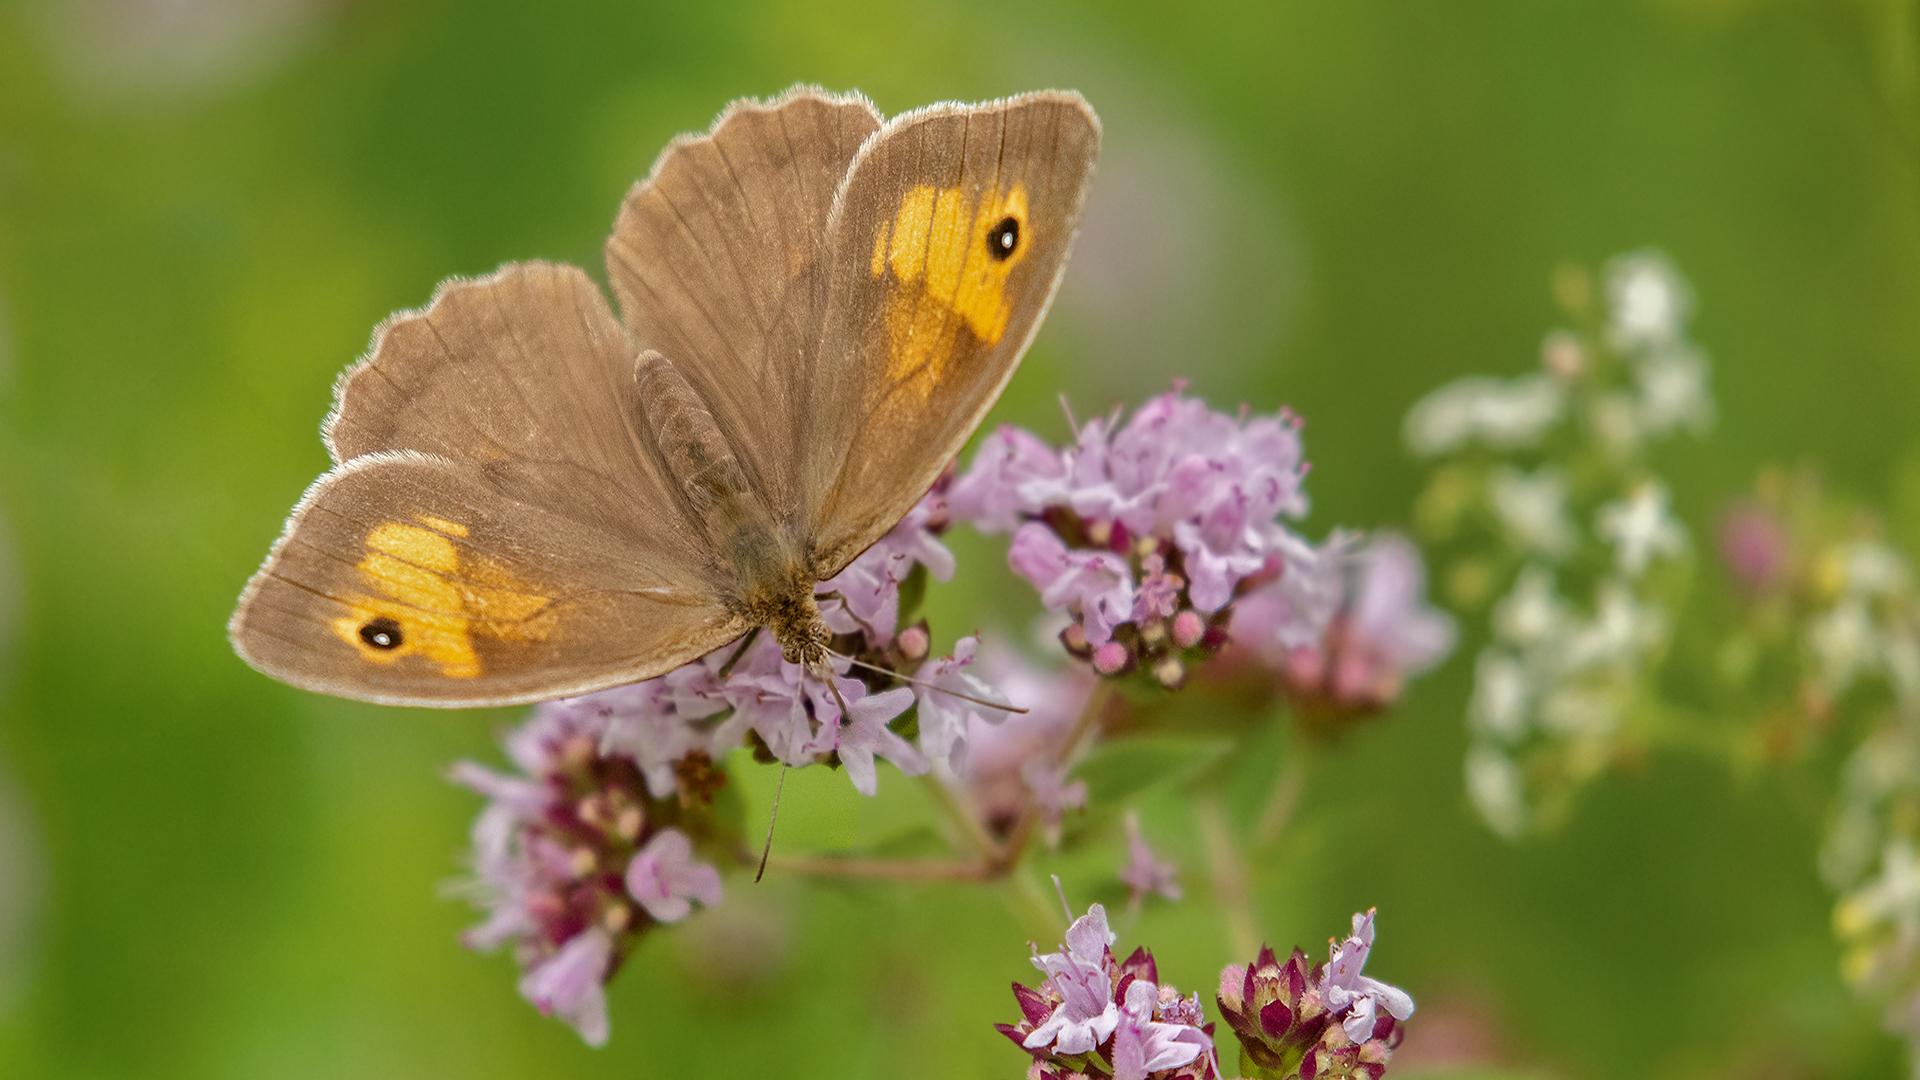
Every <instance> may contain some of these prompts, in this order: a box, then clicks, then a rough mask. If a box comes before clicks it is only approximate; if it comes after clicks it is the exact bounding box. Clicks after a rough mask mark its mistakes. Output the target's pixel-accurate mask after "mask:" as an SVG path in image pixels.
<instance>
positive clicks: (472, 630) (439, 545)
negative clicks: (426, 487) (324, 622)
mask: <svg viewBox="0 0 1920 1080" xmlns="http://www.w3.org/2000/svg"><path fill="white" fill-rule="evenodd" d="M416 520H418V521H419V522H420V523H421V525H404V524H401V523H400V522H397V521H388V522H384V523H382V524H380V525H377V526H375V527H374V529H373V531H372V532H369V533H368V534H367V539H366V545H367V557H366V558H364V559H361V560H360V562H359V564H358V569H359V571H360V577H361V579H362V580H364V581H365V582H366V583H367V585H368V586H369V587H370V588H372V589H373V590H374V591H376V592H378V593H381V594H382V595H381V596H367V595H361V596H356V597H353V598H351V599H350V600H349V601H348V604H349V607H350V608H351V611H350V612H349V614H346V615H343V616H341V617H340V618H337V619H335V620H333V632H334V633H335V634H337V635H339V637H340V640H342V641H345V642H346V643H347V644H349V645H352V646H353V647H354V648H355V649H357V650H359V653H360V655H361V656H363V657H365V658H366V659H368V660H371V661H373V662H374V663H376V664H390V663H392V662H394V661H395V660H398V659H399V658H400V657H402V656H411V655H414V654H418V655H421V656H424V657H426V658H427V659H428V660H431V661H433V662H434V663H436V664H439V665H440V673H441V674H442V675H445V676H446V677H448V678H450V679H471V678H474V677H475V676H477V675H479V674H480V657H479V655H478V654H477V653H476V652H475V651H474V648H473V635H475V634H479V635H480V636H482V637H488V638H493V639H495V640H498V641H540V640H544V639H546V638H547V637H548V636H549V635H551V634H552V632H553V625H554V618H553V614H552V612H544V614H543V611H544V609H545V608H546V607H547V605H548V604H549V603H551V599H550V598H549V597H545V596H541V595H539V594H538V593H535V592H531V591H529V589H530V587H529V586H528V585H526V584H525V583H523V582H521V581H519V580H517V579H515V578H514V576H513V575H512V574H510V573H508V572H507V571H506V570H505V569H504V568H502V567H500V566H498V565H496V564H495V563H493V562H491V561H490V560H487V559H467V560H463V559H462V558H461V557H460V550H459V548H458V547H457V546H455V544H454V539H455V538H456V537H464V536H466V535H467V530H466V528H465V527H464V526H462V525H458V524H456V523H454V522H451V521H446V520H443V519H441V518H436V517H429V516H427V515H424V514H422V515H420V516H419V517H418V518H417V519H416ZM422 526H425V527H424V528H423V527H422Z"/></svg>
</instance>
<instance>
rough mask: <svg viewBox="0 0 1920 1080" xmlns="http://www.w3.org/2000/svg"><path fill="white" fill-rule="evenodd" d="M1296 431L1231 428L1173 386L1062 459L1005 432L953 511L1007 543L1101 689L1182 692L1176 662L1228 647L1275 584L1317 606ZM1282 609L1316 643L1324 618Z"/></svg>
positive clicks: (1081, 440) (959, 486)
mask: <svg viewBox="0 0 1920 1080" xmlns="http://www.w3.org/2000/svg"><path fill="white" fill-rule="evenodd" d="M1299 428H1300V424H1299V421H1298V419H1297V418H1295V417H1293V416H1292V415H1291V414H1289V413H1282V414H1281V415H1279V416H1249V415H1247V414H1246V413H1245V412H1244V411H1243V412H1242V413H1241V415H1239V416H1237V417H1236V416H1228V415H1225V414H1222V413H1217V412H1214V411H1212V410H1211V409H1208V408H1207V407H1206V405H1205V403H1204V402H1201V401H1199V400H1197V399H1194V398H1189V397H1187V396H1185V394H1184V393H1183V392H1182V391H1181V390H1180V389H1179V388H1176V389H1175V390H1174V391H1172V392H1170V393H1167V394H1163V395H1161V396H1159V397H1157V398H1154V399H1153V400H1151V401H1149V402H1147V403H1146V404H1145V405H1143V406H1142V407H1141V408H1140V409H1138V410H1137V411H1136V412H1135V413H1134V414H1133V416H1132V417H1130V418H1129V419H1128V420H1127V421H1126V422H1125V423H1124V424H1121V423H1120V422H1119V418H1118V416H1117V415H1116V416H1113V417H1102V418H1099V419H1095V420H1093V421H1091V422H1089V423H1087V424H1086V425H1085V426H1084V427H1082V428H1081V429H1080V432H1079V435H1078V438H1077V440H1076V442H1075V444H1074V445H1073V446H1070V447H1066V448H1063V449H1055V448H1054V447H1052V446H1049V445H1048V444H1047V443H1045V442H1044V441H1042V440H1041V439H1039V438H1038V437H1037V436H1034V435H1032V434H1030V433H1028V432H1025V431H1022V430H1020V429H1018V428H1012V427H1007V428H1002V429H1000V430H999V431H998V432H995V433H994V434H993V435H991V436H989V437H988V438H987V440H986V442H985V444H984V445H983V446H982V447H981V449H980V451H979V453H978V454H976V455H975V457H974V461H973V465H972V467H971V468H969V469H968V470H967V472H966V473H965V474H964V475H962V476H961V477H959V478H958V479H957V480H955V481H954V483H953V486H952V488H951V490H950V491H949V492H948V503H949V506H950V507H951V510H952V513H953V515H954V516H955V517H956V518H962V519H965V520H968V521H971V522H972V523H973V524H974V525H975V527H977V528H979V529H982V530H984V531H988V532H998V531H1007V530H1012V531H1013V543H1012V545H1011V547H1010V549H1009V551H1008V556H1007V557H1008V561H1009V562H1010V563H1011V564H1012V566H1013V568H1014V570H1015V571H1017V572H1018V573H1019V574H1020V575H1021V576H1023V577H1025V578H1026V579H1027V580H1028V581H1029V582H1031V583H1032V584H1033V586H1034V587H1035V588H1036V589H1038V590H1039V591H1040V597H1041V601H1042V602H1043V603H1045V604H1046V605H1047V607H1048V608H1050V609H1052V610H1055V611H1062V612H1066V613H1067V614H1069V615H1070V616H1071V617H1072V618H1073V620H1074V622H1073V624H1072V625H1071V626H1070V627H1069V628H1068V630H1067V632H1066V634H1064V635H1063V641H1065V643H1066V644H1067V647H1068V648H1069V650H1071V651H1073V652H1075V653H1076V654H1078V655H1082V656H1085V657H1087V658H1088V659H1090V660H1091V661H1092V663H1093V666H1094V667H1095V669H1096V670H1098V671H1099V672H1101V673H1102V674H1105V675H1115V674H1120V673H1122V672H1125V671H1129V670H1133V669H1134V668H1136V667H1139V666H1142V665H1145V666H1148V667H1149V668H1150V669H1151V670H1153V672H1154V674H1155V676H1156V677H1157V678H1159V679H1160V680H1161V681H1162V682H1163V683H1166V684H1168V685H1177V684H1178V683H1179V681H1180V680H1181V679H1182V678H1183V677H1184V667H1183V666H1182V664H1181V663H1180V660H1179V653H1180V652H1182V651H1184V650H1188V649H1196V648H1197V649H1202V650H1208V651H1211V650H1213V649H1217V648H1218V647H1219V646H1220V645H1221V644H1222V643H1224V641H1225V615H1224V612H1225V610H1226V608H1227V607H1228V605H1229V604H1231V603H1232V602H1233V601H1234V599H1235V597H1236V596H1238V595H1240V594H1241V593H1243V592H1244V591H1246V590H1247V589H1249V588H1251V587H1253V586H1254V585H1257V584H1260V583H1262V582H1267V581H1274V580H1276V579H1277V580H1279V581H1283V582H1287V583H1288V586H1289V591H1287V592H1285V593H1283V594H1281V595H1282V596H1283V597H1284V598H1285V599H1287V600H1288V601H1289V602H1292V601H1294V600H1295V599H1296V597H1297V596H1305V595H1308V594H1311V593H1312V592H1313V588H1314V587H1313V586H1312V584H1311V583H1310V582H1298V583H1297V584H1296V580H1297V579H1298V578H1300V577H1301V576H1302V575H1306V576H1308V577H1315V576H1316V574H1317V573H1318V572H1319V562H1320V561H1321V560H1319V559H1318V558H1317V556H1316V552H1315V550H1314V548H1313V547H1312V545H1310V544H1308V543H1307V542H1306V541H1304V540H1302V539H1301V538H1300V537H1299V536H1297V535H1296V534H1294V533H1293V532H1292V531H1290V530H1289V529H1288V528H1287V527H1286V526H1285V525H1284V524H1282V521H1281V519H1282V518H1299V517H1300V516H1302V515H1304V514H1305V513H1306V510H1307V500H1306V495H1305V494H1304V492H1303V491H1302V490H1301V481H1302V480H1303V478H1304V477H1305V475H1306V471H1307V466H1306V464H1305V462H1304V461H1303V460H1302V459H1301V446H1300V431H1299ZM1290 579H1295V580H1290ZM1288 610H1289V616H1290V617H1291V618H1293V619H1295V620H1297V621H1299V622H1300V623H1301V629H1300V631H1299V634H1300V636H1301V637H1302V638H1303V639H1305V640H1310V639H1313V638H1316V637H1318V632H1319V629H1320V628H1321V626H1323V625H1324V621H1325V617H1326V615H1325V614H1324V613H1323V612H1322V611H1321V610H1320V609H1318V608H1316V607H1314V606H1313V605H1311V604H1308V603H1297V604H1294V605H1293V606H1291V607H1290V608H1289V609H1288Z"/></svg>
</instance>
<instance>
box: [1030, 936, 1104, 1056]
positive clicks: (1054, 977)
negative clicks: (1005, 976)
mask: <svg viewBox="0 0 1920 1080" xmlns="http://www.w3.org/2000/svg"><path fill="white" fill-rule="evenodd" d="M1114 940H1115V938H1114V934H1113V931H1112V930H1109V929H1108V928H1107V909H1106V908H1103V907H1101V906H1100V905H1099V904H1095V905H1093V906H1092V907H1090V908H1088V909H1087V913H1086V914H1085V915H1082V916H1080V917H1079V918H1078V919H1075V920H1074V921H1073V925H1072V926H1070V927H1068V928H1067V943H1066V947H1065V948H1064V949H1062V950H1060V951H1059V952H1057V953H1047V954H1045V955H1041V953H1040V950H1039V949H1037V948H1036V949H1034V950H1033V966H1034V967H1036V968H1039V969H1040V971H1041V973H1042V974H1044V975H1045V976H1046V977H1047V984H1048V986H1049V987H1050V988H1051V989H1052V990H1053V991H1054V992H1055V993H1056V994H1058V995H1059V996H1060V1004H1059V1005H1057V1006H1056V1007H1055V1008H1054V1010H1053V1013H1052V1015H1050V1016H1048V1017H1047V1019H1046V1022H1045V1023H1043V1024H1041V1025H1040V1026H1039V1027H1037V1028H1035V1029H1034V1030H1033V1031H1031V1032H1029V1033H1028V1034H1027V1037H1026V1039H1025V1040H1024V1041H1023V1043H1022V1045H1024V1046H1025V1047H1026V1048H1027V1049H1029V1050H1032V1049H1035V1048H1039V1047H1048V1046H1050V1047H1052V1048H1053V1052H1054V1053H1056V1054H1061V1055H1070V1054H1084V1053H1086V1052H1087V1051H1089V1050H1092V1049H1093V1048H1094V1047H1096V1046H1098V1045H1100V1044H1101V1043H1103V1042H1105V1041H1106V1040H1107V1036H1109V1035H1111V1034H1113V1029H1114V1027H1115V1026H1116V1025H1118V1024H1119V1023H1120V1007H1119V1005H1117V1004H1115V1003H1114V1001H1113V986H1112V983H1111V982H1110V981H1109V980H1108V978H1107V967H1108V965H1109V964H1111V963H1112V961H1113V956H1112V955H1111V954H1110V953H1109V952H1108V951H1107V949H1108V946H1110V945H1112V944H1113V943H1114Z"/></svg>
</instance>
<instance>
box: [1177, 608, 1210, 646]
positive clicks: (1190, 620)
mask: <svg viewBox="0 0 1920 1080" xmlns="http://www.w3.org/2000/svg"><path fill="white" fill-rule="evenodd" d="M1206 633H1207V621H1206V620H1205V619H1202V618H1201V617H1200V613H1199V612H1197V611H1195V610H1193V609H1192V608H1188V609H1187V610H1185V611H1182V612H1181V613H1180V614H1178V615H1175V616H1174V617H1173V643H1174V644H1175V645H1178V646H1180V647H1181V648H1183V649H1191V648H1193V647H1194V646H1195V645H1198V644H1200V639H1201V638H1203V637H1205V636H1206Z"/></svg>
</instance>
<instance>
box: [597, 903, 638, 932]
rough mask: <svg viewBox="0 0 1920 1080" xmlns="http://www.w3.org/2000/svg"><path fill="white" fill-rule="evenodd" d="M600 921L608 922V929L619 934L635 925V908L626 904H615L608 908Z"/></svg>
mask: <svg viewBox="0 0 1920 1080" xmlns="http://www.w3.org/2000/svg"><path fill="white" fill-rule="evenodd" d="M600 921H601V922H604V923H606V924H607V929H608V930H610V931H612V932H613V933H616V934H618V933H620V932H621V931H622V930H625V929H626V928H627V927H629V926H632V925H633V909H632V908H631V907H628V906H627V905H625V904H615V905H614V906H612V907H610V908H608V909H607V913H606V914H605V915H603V916H601V919H600Z"/></svg>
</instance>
